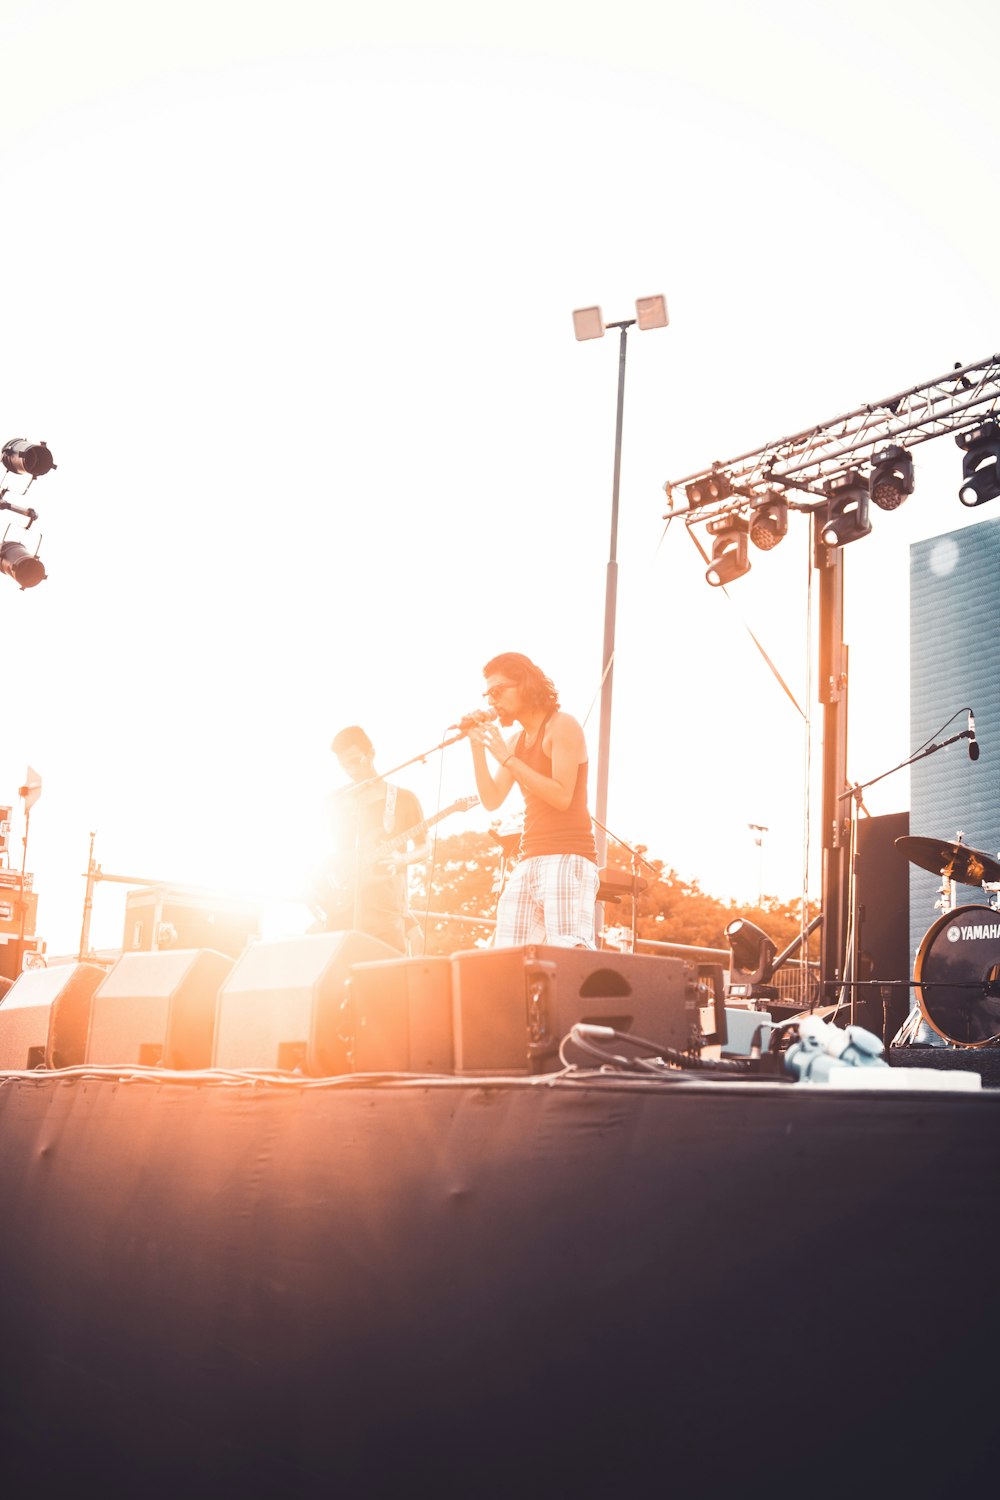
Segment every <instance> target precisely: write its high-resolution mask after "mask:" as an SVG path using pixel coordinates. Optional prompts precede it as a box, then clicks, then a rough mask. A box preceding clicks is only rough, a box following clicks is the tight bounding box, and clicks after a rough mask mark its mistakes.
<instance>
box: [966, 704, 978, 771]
mask: <svg viewBox="0 0 1000 1500" xmlns="http://www.w3.org/2000/svg"><path fill="white" fill-rule="evenodd" d="M966 712H967V713H968V715H969V759H970V760H978V759H979V741H978V740H977V739H976V721H975V718H974V717H973V713H972V709H971V708H969V709H967V710H966Z"/></svg>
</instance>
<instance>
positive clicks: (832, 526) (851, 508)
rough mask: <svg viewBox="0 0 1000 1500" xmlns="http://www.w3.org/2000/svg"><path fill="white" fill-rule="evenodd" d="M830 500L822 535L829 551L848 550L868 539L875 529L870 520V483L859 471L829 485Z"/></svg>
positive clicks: (843, 476)
mask: <svg viewBox="0 0 1000 1500" xmlns="http://www.w3.org/2000/svg"><path fill="white" fill-rule="evenodd" d="M826 493H827V495H828V496H829V497H830V498H829V501H828V503H827V507H826V515H825V517H823V519H822V524H821V527H820V535H821V536H822V538H823V541H824V542H825V543H826V545H827V546H828V547H845V546H846V545H847V543H848V542H856V541H858V540H859V539H860V538H861V537H863V536H867V535H868V533H869V532H870V531H871V529H872V523H871V521H870V520H869V519H868V498H869V497H868V481H867V480H866V479H864V478H863V477H862V476H861V475H860V474H859V473H858V471H857V470H856V469H848V471H847V473H846V474H840V475H838V476H837V478H836V479H831V480H829V481H828V483H827V486H826Z"/></svg>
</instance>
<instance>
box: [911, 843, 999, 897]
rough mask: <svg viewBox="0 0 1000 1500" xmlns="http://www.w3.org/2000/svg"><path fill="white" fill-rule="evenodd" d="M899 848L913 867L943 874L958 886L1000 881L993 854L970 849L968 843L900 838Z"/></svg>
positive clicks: (997, 865) (997, 866)
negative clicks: (916, 866) (917, 866)
mask: <svg viewBox="0 0 1000 1500" xmlns="http://www.w3.org/2000/svg"><path fill="white" fill-rule="evenodd" d="M895 842H896V848H897V849H899V850H901V851H902V853H903V854H905V855H906V858H907V859H908V860H909V861H910V864H911V865H919V866H920V868H921V869H922V870H930V871H932V873H933V874H935V875H944V876H945V877H946V878H947V879H948V880H955V881H957V882H958V884H959V885H982V884H983V882H984V881H989V882H990V884H991V885H992V884H994V883H995V882H997V881H1000V864H998V863H997V861H996V860H995V859H994V858H993V856H992V855H991V854H984V853H983V851H982V850H981V849H970V848H969V846H968V844H953V843H951V842H950V840H948V839H927V838H910V837H907V838H900V839H896V841H895Z"/></svg>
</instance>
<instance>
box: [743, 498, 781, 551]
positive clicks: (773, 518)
mask: <svg viewBox="0 0 1000 1500" xmlns="http://www.w3.org/2000/svg"><path fill="white" fill-rule="evenodd" d="M787 531H788V501H787V500H786V499H785V497H784V495H778V494H775V492H774V490H768V492H767V499H766V500H765V501H764V503H763V504H762V505H758V507H757V509H756V510H755V511H754V513H753V515H752V516H751V517H750V540H751V541H752V542H753V544H754V546H755V547H759V548H760V549H761V551H762V552H770V550H771V548H772V547H776V546H777V545H778V543H779V542H780V541H781V539H782V537H783V536H784V535H785V533H786V532H787Z"/></svg>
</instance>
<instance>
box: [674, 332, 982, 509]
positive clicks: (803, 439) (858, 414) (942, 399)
mask: <svg viewBox="0 0 1000 1500" xmlns="http://www.w3.org/2000/svg"><path fill="white" fill-rule="evenodd" d="M998 406H1000V355H997V354H994V355H991V356H990V358H989V359H984V360H980V361H979V363H978V364H974V365H956V366H955V368H954V369H952V370H949V371H948V373H947V374H946V375H939V376H937V377H936V378H935V379H933V380H927V381H925V382H924V383H923V384H922V385H915V386H911V387H910V389H909V390H905V391H899V392H897V393H896V394H895V395H893V396H885V397H883V398H882V400H880V401H870V402H868V403H867V404H866V405H865V406H859V407H857V408H856V409H855V410H854V411H849V412H845V413H844V414H843V415H842V416H839V417H833V418H832V419H831V420H830V421H828V422H819V423H817V425H816V426H815V427H809V428H807V429H806V430H805V431H803V432H796V433H793V434H792V435H791V436H790V437H784V438H779V439H778V440H777V441H776V442H773V443H765V445H764V446H763V447H762V448H756V449H754V450H753V451H752V452H750V453H741V454H738V455H737V457H736V458H732V459H729V460H728V461H727V462H725V463H721V462H715V463H713V464H712V465H711V466H710V467H709V468H707V469H700V470H698V471H697V472H696V473H694V474H687V475H685V477H684V478H683V479H674V480H667V482H666V483H665V484H664V486H663V488H664V490H665V492H666V494H667V498H668V501H669V503H670V510H669V512H668V514H669V515H670V516H686V517H688V518H689V520H688V524H689V525H690V524H691V522H692V521H701V520H705V521H707V520H710V519H711V518H712V517H713V516H718V515H726V514H730V513H732V512H734V511H739V510H745V509H747V507H748V505H752V504H753V503H756V502H759V501H760V500H762V499H763V497H764V496H765V495H766V493H767V491H768V490H785V489H792V490H804V491H807V492H811V493H813V494H814V495H815V496H816V497H817V499H820V498H822V497H823V496H824V494H825V491H824V485H825V484H826V483H828V482H829V481H830V480H831V479H836V478H838V477H840V476H841V475H844V474H846V473H847V472H848V471H849V470H851V469H857V470H859V471H864V469H865V467H866V466H867V465H870V464H871V460H872V457H873V455H874V454H875V453H877V452H878V451H879V450H880V449H882V448H884V447H886V446H887V445H888V444H890V443H895V444H898V445H899V446H900V447H903V448H913V447H915V446H916V445H917V444H918V443H926V442H929V441H930V439H931V438H936V437H942V436H943V435H945V434H946V433H959V432H963V431H965V430H967V429H969V428H972V427H976V426H978V425H979V423H981V422H983V421H984V420H985V419H986V418H987V417H989V416H991V415H993V414H995V412H996V411H997V408H998ZM720 474H721V475H725V477H726V479H727V480H728V481H729V484H730V486H731V489H732V493H731V494H729V495H728V496H727V497H726V498H725V499H724V500H720V501H714V502H712V503H710V504H707V505H698V506H693V505H691V504H684V505H682V506H675V505H674V497H675V492H677V491H681V492H683V491H685V490H686V488H687V486H688V485H690V484H694V483H696V482H697V481H698V480H707V479H709V478H711V477H712V476H713V475H716V476H718V475H720ZM813 508H815V502H813V503H812V504H810V503H809V502H805V503H803V504H802V509H813Z"/></svg>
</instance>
